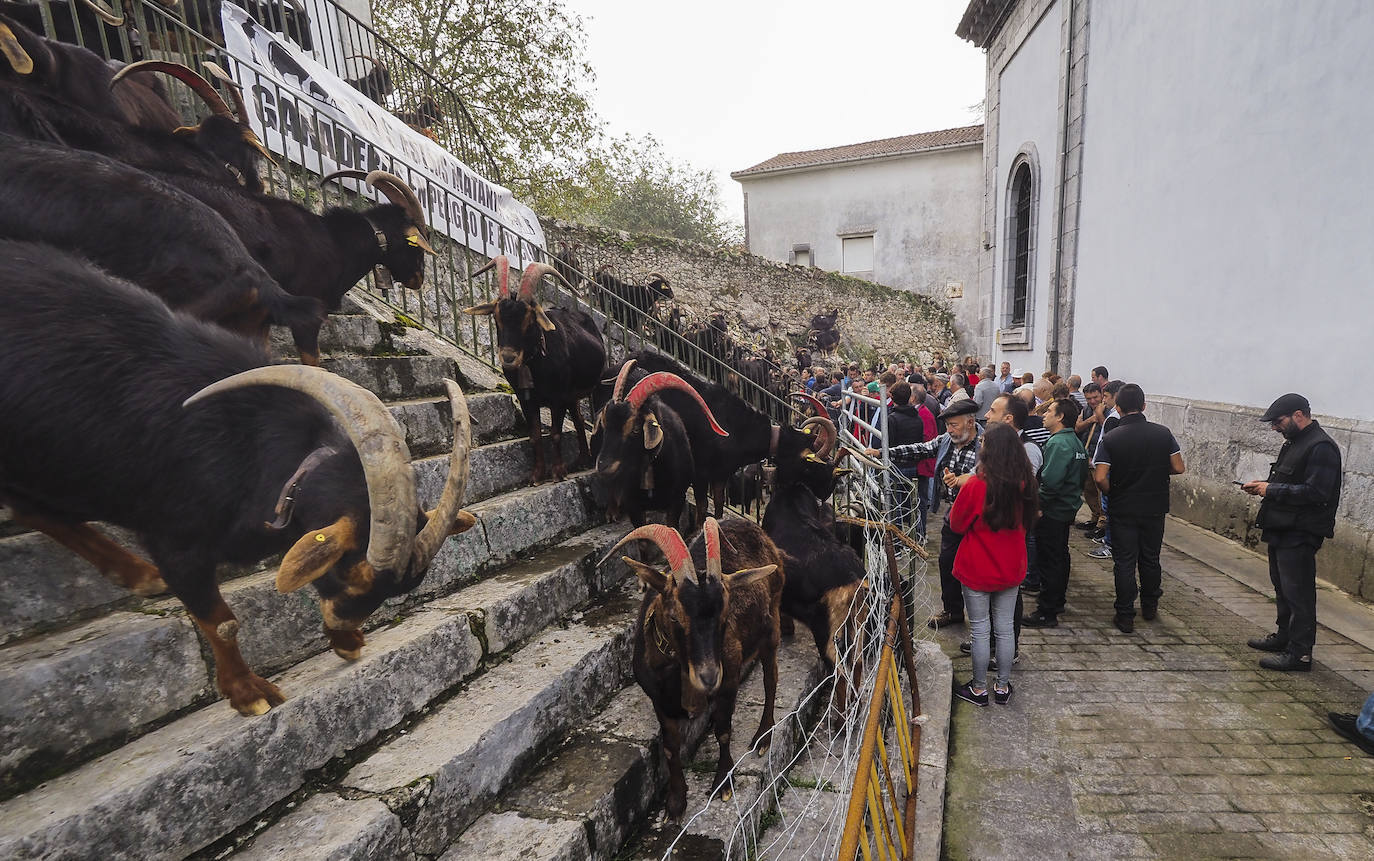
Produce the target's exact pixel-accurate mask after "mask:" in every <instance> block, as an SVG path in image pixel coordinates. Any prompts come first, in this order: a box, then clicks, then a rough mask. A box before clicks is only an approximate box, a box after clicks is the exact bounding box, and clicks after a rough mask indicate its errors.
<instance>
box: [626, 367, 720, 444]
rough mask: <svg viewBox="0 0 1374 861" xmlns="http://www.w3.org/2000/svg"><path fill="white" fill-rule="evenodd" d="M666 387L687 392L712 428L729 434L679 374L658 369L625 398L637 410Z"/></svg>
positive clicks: (641, 381)
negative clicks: (651, 396) (717, 422)
mask: <svg viewBox="0 0 1374 861" xmlns="http://www.w3.org/2000/svg"><path fill="white" fill-rule="evenodd" d="M666 389H676V390H678V391H680V392H685V393H686V394H687V395H689V396H690V397H691V398H692V400H694V401H696V402H697V406H699V407H701V411H702V412H703V413H705V414H706V420H707V421H708V422H710V423H711V430H713V431H715V432H716V433H718V434H720V435H721V436H729V435H730V432H729V431H727V430H726V429H725V428H723V427H721V426H720V425H718V424H716V417H715V415H713V414H712V413H711V408H710V407H708V406H707V405H706V401H704V400H702V399H701V395H700V394H699V393H698V392H697V390H696V389H694V388H692V387H691V386H690V385H688V384H687V381H686V380H684V379H683V378H682V377H679V376H678V375H677V374H670V373H668V372H667V371H657V372H655V373H652V374H650V375H649V376H647V377H645V378H644V379H642V380H640V381H639V382H638V383H635V387H634V388H633V389H630V393H629V394H628V395H626V396H625V400H626V401H628V402H629V404H630V406H632V407H634V408H635V409H636V410H637V409H639V408H640V407H641V406H643V404H644V401H645V400H647V399H648V397H649V396H650V395H653V394H656V393H658V392H661V391H664V390H666Z"/></svg>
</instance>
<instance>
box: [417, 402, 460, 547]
mask: <svg viewBox="0 0 1374 861" xmlns="http://www.w3.org/2000/svg"><path fill="white" fill-rule="evenodd" d="M444 388H445V389H447V390H448V401H449V406H450V407H451V409H452V411H453V453H452V454H450V455H449V459H448V478H447V479H445V480H444V490H443V492H442V493H440V494H439V502H438V503H437V504H436V505H435V506H434V514H433V515H432V516H431V517H430V518H429V522H428V523H426V524H425V527H424V528H423V529H421V530H420V534H419V535H417V536H415V548H414V550H412V551H411V553H410V570H411V572H412V573H413V572H417V571H423V570H425V569H426V568H428V567H429V563H430V562H433V561H434V556H435V554H437V553H438V552H439V548H440V547H441V546H442V545H443V543H444V539H445V538H447V537H448V534H449V532H450V531H451V530H452V529H453V526H454V524H455V523H457V522H458V514H459V512H460V511H461V510H462V509H461V506H462V504H463V493H464V492H466V490H467V486H468V467H469V464H468V451H469V450H471V448H472V423H471V421H469V418H468V402H467V398H465V397H464V396H463V390H462V388H460V387H459V385H458V384H457V383H455V382H454V381H453V380H448V379H446V380H444Z"/></svg>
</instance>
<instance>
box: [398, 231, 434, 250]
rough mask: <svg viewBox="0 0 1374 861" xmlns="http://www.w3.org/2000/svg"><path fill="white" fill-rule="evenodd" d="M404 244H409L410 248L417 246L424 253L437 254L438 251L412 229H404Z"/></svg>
mask: <svg viewBox="0 0 1374 861" xmlns="http://www.w3.org/2000/svg"><path fill="white" fill-rule="evenodd" d="M406 245H409V246H410V247H411V248H418V249H420V250H421V251H423V252H425V253H426V254H433V255H436V256H437V255H438V254H439V252H437V251H435V250H434V246H432V245H430V244H429V240H427V239H425V238H424V237H423V236H421V235H420V233H419V232H418V231H416V230H414V229H411V230H408V231H406Z"/></svg>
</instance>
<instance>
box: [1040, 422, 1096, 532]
mask: <svg viewBox="0 0 1374 861" xmlns="http://www.w3.org/2000/svg"><path fill="white" fill-rule="evenodd" d="M1087 480H1088V453H1087V452H1085V451H1084V450H1083V443H1081V442H1079V441H1078V436H1077V435H1076V434H1075V433H1074V432H1073V430H1072V429H1070V428H1064V429H1063V430H1060V431H1057V432H1055V433H1053V434H1051V435H1050V438H1049V439H1048V440H1046V441H1045V463H1044V465H1043V466H1041V467H1040V513H1041V514H1042V515H1044V516H1045V517H1052V518H1054V519H1055V520H1073V519H1074V517H1075V516H1077V514H1078V507H1079V506H1080V505H1082V504H1083V484H1084V482H1086V481H1087Z"/></svg>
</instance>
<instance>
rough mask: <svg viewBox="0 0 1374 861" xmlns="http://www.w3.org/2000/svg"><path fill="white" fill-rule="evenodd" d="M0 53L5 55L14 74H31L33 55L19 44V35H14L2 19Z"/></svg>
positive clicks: (0, 24) (0, 23)
mask: <svg viewBox="0 0 1374 861" xmlns="http://www.w3.org/2000/svg"><path fill="white" fill-rule="evenodd" d="M0 53H3V54H4V55H5V59H6V60H7V61H8V62H9V64H10V66H12V67H13V68H14V71H15V73H16V74H19V75H32V74H33V57H30V56H29V52H28V51H25V50H24V46H23V45H21V44H19V37H18V36H16V35H14V31H13V30H11V29H10V27H9V25H8V24H6V23H5V22H4V21H0Z"/></svg>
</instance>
